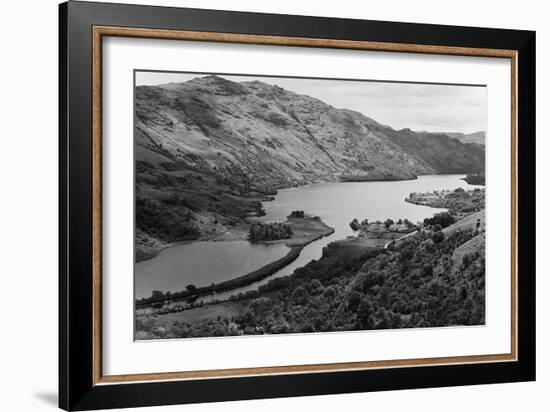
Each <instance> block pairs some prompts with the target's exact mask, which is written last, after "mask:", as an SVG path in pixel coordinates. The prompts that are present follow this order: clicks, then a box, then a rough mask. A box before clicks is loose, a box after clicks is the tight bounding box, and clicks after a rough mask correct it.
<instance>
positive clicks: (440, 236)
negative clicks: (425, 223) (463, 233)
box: [432, 230, 445, 244]
mask: <svg viewBox="0 0 550 412" xmlns="http://www.w3.org/2000/svg"><path fill="white" fill-rule="evenodd" d="M444 240H445V234H444V233H443V232H442V231H441V230H440V231H438V232H435V233H434V234H433V236H432V241H433V242H434V243H435V244H438V243H441V242H443V241H444Z"/></svg>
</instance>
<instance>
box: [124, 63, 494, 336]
mask: <svg viewBox="0 0 550 412" xmlns="http://www.w3.org/2000/svg"><path fill="white" fill-rule="evenodd" d="M134 75H135V79H134V80H135V90H134V108H135V115H134V122H135V125H134V155H135V274H134V276H135V278H134V279H135V280H134V281H135V310H136V313H135V315H136V318H135V339H136V340H147V339H174V338H198V337H219V336H238V335H263V334H289V333H307V332H317V333H322V332H344V331H359V330H379V329H398V328H434V327H453V326H470V325H484V324H485V128H486V88H485V87H484V86H483V85H455V84H423V83H407V82H384V81H376V80H375V81H373V80H356V79H310V78H292V77H266V76H257V75H254V76H252V75H226V74H211V73H183V72H182V73H177V72H157V71H139V70H136V71H135V73H134Z"/></svg>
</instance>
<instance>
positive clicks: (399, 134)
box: [135, 76, 484, 257]
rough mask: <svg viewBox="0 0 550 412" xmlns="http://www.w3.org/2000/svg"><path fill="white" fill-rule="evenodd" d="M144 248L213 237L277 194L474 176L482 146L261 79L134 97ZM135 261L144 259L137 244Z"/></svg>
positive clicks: (153, 89)
mask: <svg viewBox="0 0 550 412" xmlns="http://www.w3.org/2000/svg"><path fill="white" fill-rule="evenodd" d="M135 110H136V117H135V118H136V124H135V156H136V195H137V196H136V197H137V208H136V209H137V213H136V221H137V227H138V230H139V234H140V239H141V240H140V242H142V243H144V244H152V243H155V239H159V240H162V241H167V242H171V241H175V240H182V239H190V238H197V237H199V236H200V237H205V236H206V237H208V236H215V235H217V234H219V233H222V232H223V231H224V228H225V227H227V225H232V224H236V223H238V222H241V221H242V220H243V219H244V218H246V217H247V216H251V215H258V214H261V213H262V210H261V202H262V201H264V200H266V199H268V198H269V196H271V195H273V194H274V193H275V191H276V190H277V189H279V188H283V187H290V186H297V185H303V184H307V183H311V182H315V181H327V180H332V181H334V180H401V179H413V178H415V177H416V176H418V175H420V174H432V173H474V172H478V171H480V170H483V168H484V148H483V147H481V146H478V145H471V144H462V143H460V142H459V141H458V140H456V139H451V138H449V137H447V136H445V135H440V134H430V133H416V132H413V131H410V130H408V129H404V130H394V129H392V128H390V127H388V126H384V125H381V124H379V123H377V122H376V121H375V120H373V119H370V118H368V117H366V116H364V115H363V114H361V113H358V112H355V111H351V110H346V109H336V108H334V107H332V106H330V105H328V104H325V103H324V102H322V101H320V100H318V99H315V98H312V97H309V96H305V95H298V94H296V93H293V92H291V91H288V90H285V89H282V88H280V87H278V86H272V85H268V84H266V83H263V82H259V81H251V82H243V83H236V82H232V81H229V80H226V79H223V78H220V77H217V76H206V77H201V78H195V79H193V80H190V81H187V82H184V83H169V84H165V85H160V86H139V87H136V90H135ZM138 254H140V255H142V256H144V257H146V255H147V252H146V251H143V253H141V251H140V249H139V242H138Z"/></svg>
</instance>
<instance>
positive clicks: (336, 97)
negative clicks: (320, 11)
mask: <svg viewBox="0 0 550 412" xmlns="http://www.w3.org/2000/svg"><path fill="white" fill-rule="evenodd" d="M206 75H208V74H197V73H166V72H141V71H139V72H136V85H137V86H141V85H149V86H152V85H159V84H166V83H170V82H185V81H188V80H191V79H193V78H196V77H202V76H206ZM218 76H220V77H223V78H225V79H228V80H231V81H236V82H242V81H253V80H259V81H262V82H264V83H268V84H272V85H277V86H279V87H282V88H284V89H287V90H290V91H293V92H295V93H299V94H306V95H308V96H311V97H315V98H317V99H320V100H322V101H323V102H325V103H327V104H330V105H332V106H333V107H336V108H340V109H352V110H356V111H358V112H361V113H362V114H364V115H365V116H368V117H370V118H372V119H374V120H376V121H377V122H379V123H382V124H385V125H388V126H391V127H393V128H394V129H397V130H398V129H404V128H409V129H412V130H415V131H428V132H462V133H473V132H477V131H485V127H486V110H487V108H486V88H485V87H484V86H469V85H468V86H467V85H443V84H426V83H422V84H420V83H398V82H394V83H388V82H378V81H368V80H328V79H298V78H277V77H267V76H266V77H264V76H242V75H239V76H234V75H225V74H224V75H218Z"/></svg>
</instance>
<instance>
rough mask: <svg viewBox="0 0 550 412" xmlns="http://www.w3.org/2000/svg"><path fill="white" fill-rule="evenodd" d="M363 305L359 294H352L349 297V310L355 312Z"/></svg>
mask: <svg viewBox="0 0 550 412" xmlns="http://www.w3.org/2000/svg"><path fill="white" fill-rule="evenodd" d="M360 303H361V294H360V293H359V292H355V291H353V292H351V293H350V294H349V297H348V306H347V307H348V310H349V311H350V312H355V311H356V310H357V308H358V307H359V304H360Z"/></svg>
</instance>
